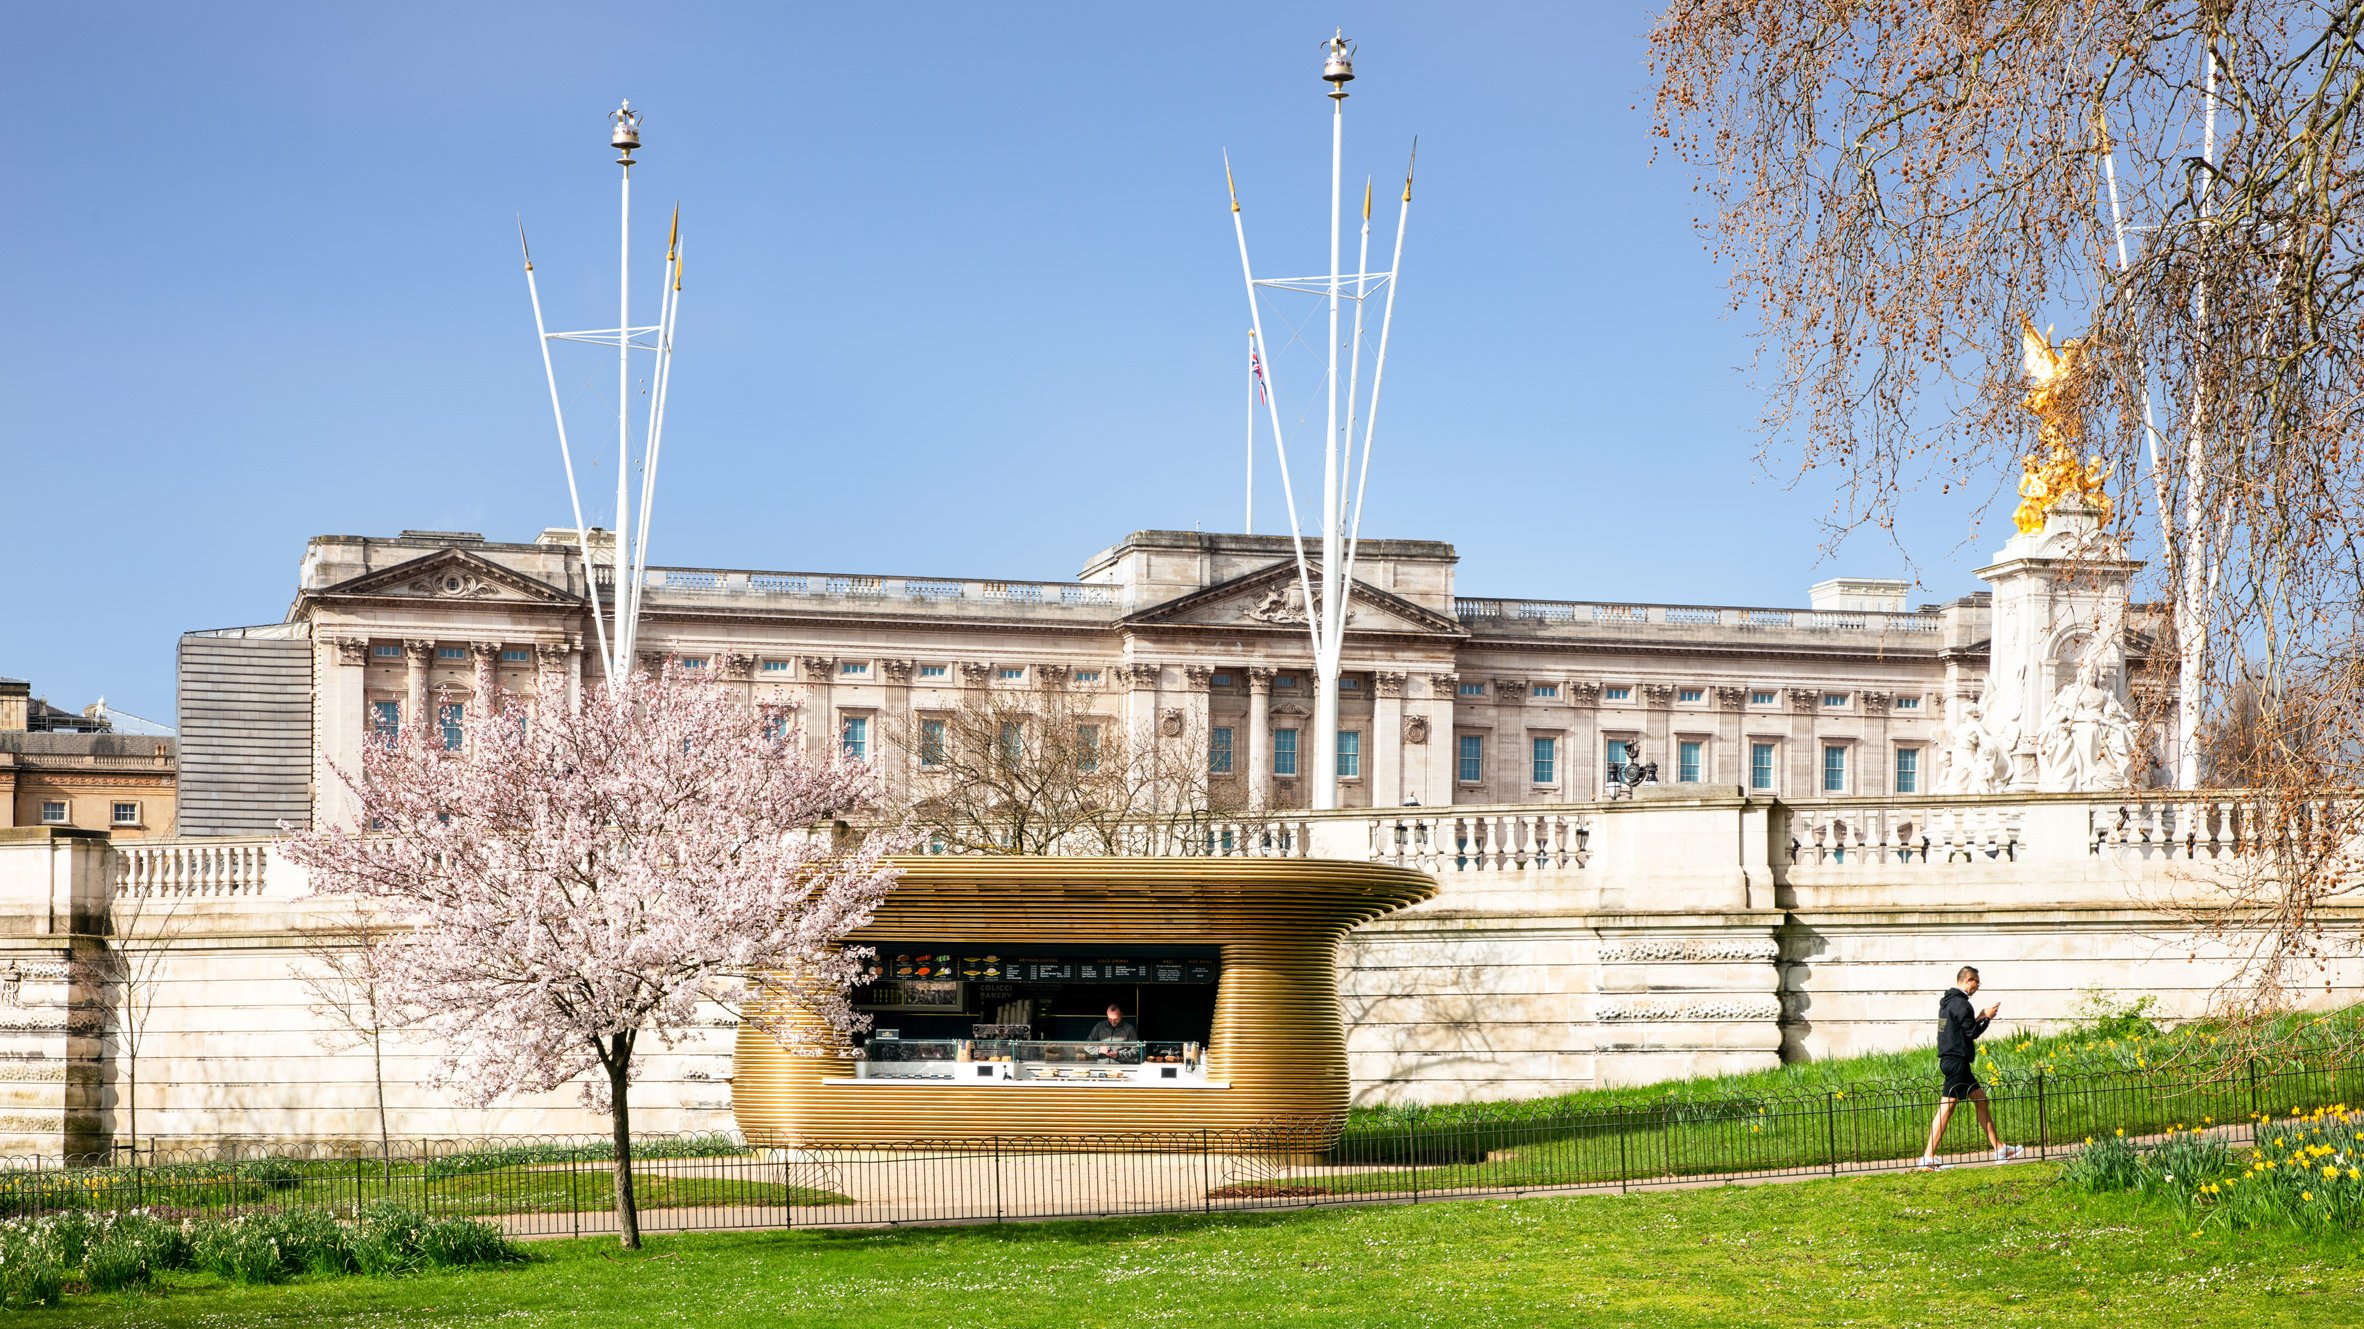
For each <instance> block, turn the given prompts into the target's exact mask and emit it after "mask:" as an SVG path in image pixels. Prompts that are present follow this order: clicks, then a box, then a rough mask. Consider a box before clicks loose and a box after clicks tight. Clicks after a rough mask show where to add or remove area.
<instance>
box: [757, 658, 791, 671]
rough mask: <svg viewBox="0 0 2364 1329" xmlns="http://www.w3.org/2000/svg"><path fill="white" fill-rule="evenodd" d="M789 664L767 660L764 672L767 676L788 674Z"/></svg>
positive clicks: (783, 661) (764, 663)
mask: <svg viewBox="0 0 2364 1329" xmlns="http://www.w3.org/2000/svg"><path fill="white" fill-rule="evenodd" d="M788 664H789V662H788V661H786V660H766V661H764V662H763V672H765V673H767V674H785V673H787V672H788Z"/></svg>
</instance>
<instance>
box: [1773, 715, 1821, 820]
mask: <svg viewBox="0 0 2364 1329" xmlns="http://www.w3.org/2000/svg"><path fill="white" fill-rule="evenodd" d="M1821 712H1822V689H1820V688H1791V689H1790V690H1789V782H1788V783H1787V784H1786V785H1784V786H1783V787H1782V790H1781V792H1782V793H1784V794H1787V795H1788V796H1789V797H1791V798H1814V797H1816V796H1818V795H1820V794H1821V793H1822V752H1821V749H1820V747H1819V746H1818V745H1817V744H1816V743H1815V741H1814V740H1815V724H1814V717H1815V716H1817V715H1819V714H1821Z"/></svg>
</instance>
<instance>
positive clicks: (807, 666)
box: [803, 655, 968, 759]
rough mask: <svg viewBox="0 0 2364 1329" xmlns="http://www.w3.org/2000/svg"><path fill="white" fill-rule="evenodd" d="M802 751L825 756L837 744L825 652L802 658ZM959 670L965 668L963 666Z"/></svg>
mask: <svg viewBox="0 0 2364 1329" xmlns="http://www.w3.org/2000/svg"><path fill="white" fill-rule="evenodd" d="M803 664H804V750H805V751H806V752H808V753H811V754H812V755H813V756H815V757H820V758H823V759H826V758H827V757H828V756H829V754H830V753H831V752H833V751H835V750H836V747H837V717H836V716H835V715H833V714H831V713H830V710H829V684H830V681H831V680H832V679H834V678H836V676H837V661H836V660H834V659H831V658H830V657H828V656H825V655H808V656H806V657H804V660H803ZM961 671H962V672H963V673H966V672H967V671H968V666H967V665H962V666H961Z"/></svg>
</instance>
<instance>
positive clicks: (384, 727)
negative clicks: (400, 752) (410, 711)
mask: <svg viewBox="0 0 2364 1329" xmlns="http://www.w3.org/2000/svg"><path fill="white" fill-rule="evenodd" d="M369 732H371V733H373V734H376V735H377V736H378V737H380V738H392V737H394V736H395V735H396V734H398V733H401V732H402V703H401V702H398V701H373V702H371V703H370V704H369Z"/></svg>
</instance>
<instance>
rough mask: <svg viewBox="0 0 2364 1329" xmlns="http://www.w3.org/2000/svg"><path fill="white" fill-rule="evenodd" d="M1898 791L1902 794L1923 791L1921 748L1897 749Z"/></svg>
mask: <svg viewBox="0 0 2364 1329" xmlns="http://www.w3.org/2000/svg"><path fill="white" fill-rule="evenodd" d="M1896 792H1897V793H1900V794H1917V793H1919V792H1921V750H1920V749H1919V748H1898V749H1896Z"/></svg>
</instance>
